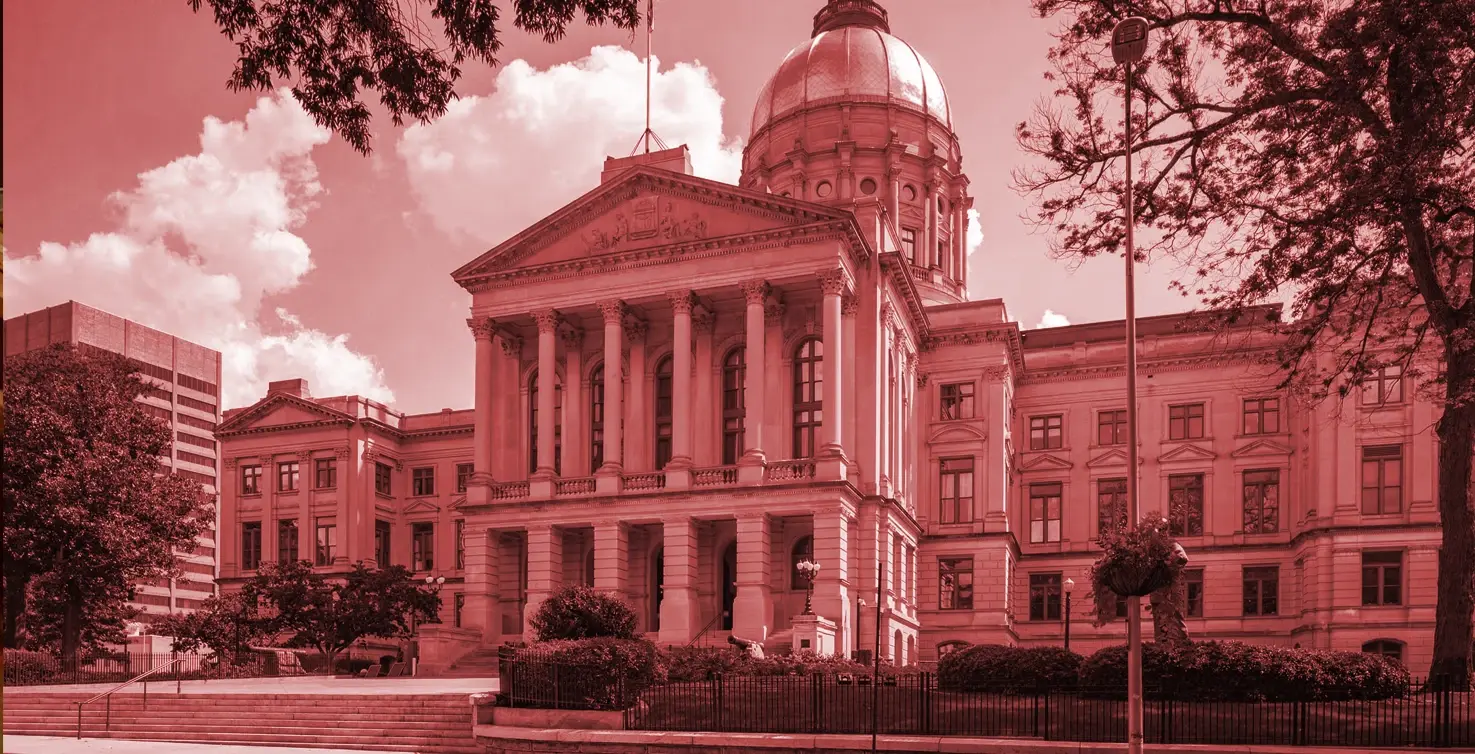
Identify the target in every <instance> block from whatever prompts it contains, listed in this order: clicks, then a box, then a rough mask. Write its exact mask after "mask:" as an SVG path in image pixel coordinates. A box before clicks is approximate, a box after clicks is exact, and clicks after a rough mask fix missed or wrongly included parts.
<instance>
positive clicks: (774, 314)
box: [763, 296, 794, 458]
mask: <svg viewBox="0 0 1475 754" xmlns="http://www.w3.org/2000/svg"><path fill="white" fill-rule="evenodd" d="M777 298H778V297H777V296H774V297H773V298H771V299H770V300H769V302H768V305H767V306H765V307H764V308H763V349H764V353H766V354H767V355H766V356H764V358H763V365H764V369H765V371H766V372H767V377H766V379H765V380H764V385H765V387H764V389H763V395H764V404H765V405H764V411H763V416H764V422H763V437H764V443H765V445H766V446H765V447H764V448H763V450H764V452H765V453H766V455H767V456H768V457H769V458H788V457H790V456H792V455H794V449H793V447H792V444H793V440H792V437H791V436H790V435H789V433H788V432H787V431H786V430H787V429H788V427H789V421H790V418H791V417H790V416H789V411H788V407H789V406H791V405H793V404H792V402H791V401H792V399H793V390H794V384H793V382H794V381H793V372H792V371H790V370H787V369H785V368H784V361H785V360H788V359H792V358H793V357H794V355H793V354H791V353H790V354H786V353H784V314H785V313H786V312H787V311H788V307H787V306H786V305H785V304H784V303H783V302H782V301H779V300H776V299H777Z"/></svg>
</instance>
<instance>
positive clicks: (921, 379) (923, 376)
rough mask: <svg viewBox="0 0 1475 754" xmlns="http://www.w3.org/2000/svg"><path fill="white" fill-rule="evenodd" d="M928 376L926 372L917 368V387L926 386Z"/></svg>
mask: <svg viewBox="0 0 1475 754" xmlns="http://www.w3.org/2000/svg"><path fill="white" fill-rule="evenodd" d="M928 379H929V378H928V376H927V373H926V372H923V371H921V370H917V387H927V380H928Z"/></svg>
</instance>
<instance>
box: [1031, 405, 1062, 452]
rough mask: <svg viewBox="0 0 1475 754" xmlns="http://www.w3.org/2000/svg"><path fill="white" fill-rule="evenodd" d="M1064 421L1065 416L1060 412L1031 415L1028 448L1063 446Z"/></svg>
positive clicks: (1047, 448) (1044, 448)
mask: <svg viewBox="0 0 1475 754" xmlns="http://www.w3.org/2000/svg"><path fill="white" fill-rule="evenodd" d="M1064 423H1065V417H1064V416H1062V415H1061V414H1053V415H1051V416H1031V417H1030V418H1029V449H1030V450H1055V449H1057V448H1061V447H1063V446H1064V444H1065V432H1064V429H1063V427H1064Z"/></svg>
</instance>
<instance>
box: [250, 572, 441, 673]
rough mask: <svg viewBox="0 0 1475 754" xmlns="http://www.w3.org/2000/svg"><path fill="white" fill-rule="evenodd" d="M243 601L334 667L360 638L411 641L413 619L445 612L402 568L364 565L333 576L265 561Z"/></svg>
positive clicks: (431, 593) (432, 592)
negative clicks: (344, 652) (370, 637)
mask: <svg viewBox="0 0 1475 754" xmlns="http://www.w3.org/2000/svg"><path fill="white" fill-rule="evenodd" d="M241 599H242V600H244V601H245V602H247V603H249V604H256V605H258V606H259V607H258V610H260V612H261V613H263V614H264V617H265V618H266V620H265V621H264V626H265V628H266V629H267V630H268V631H270V632H271V633H273V634H284V633H291V634H293V637H292V643H293V644H294V645H299V646H309V647H314V648H316V649H317V650H318V651H319V652H322V653H323V655H324V656H325V657H327V660H328V667H329V668H331V667H333V666H334V663H335V662H336V661H337V658H338V653H339V652H342V651H343V650H345V649H347V648H348V647H350V646H352V645H353V643H354V642H356V641H358V640H359V639H361V638H364V637H366V636H375V637H379V638H383V639H395V638H402V637H406V636H409V635H410V631H411V621H413V620H419V621H421V622H424V621H428V620H434V619H435V618H436V616H437V615H438V614H439V612H440V596H439V595H438V594H437V593H436V592H435V590H432V589H431V588H429V587H427V586H425V585H424V584H421V583H418V582H416V581H414V579H413V578H412V574H411V573H410V571H409V569H407V568H405V567H404V566H400V565H394V566H390V567H388V568H368V567H365V566H364V564H362V563H359V564H357V565H355V566H354V568H353V570H352V571H349V572H348V573H347V574H345V575H343V576H327V575H324V574H321V573H317V572H314V571H313V568H312V564H311V563H309V562H307V561H290V562H286V563H265V564H263V565H262V566H261V569H260V570H259V571H258V572H257V574H256V576H255V577H254V578H252V579H251V580H250V581H248V582H246V584H245V585H244V586H243V587H242V589H241ZM261 608H265V609H264V610H263V609H261Z"/></svg>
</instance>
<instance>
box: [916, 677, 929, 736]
mask: <svg viewBox="0 0 1475 754" xmlns="http://www.w3.org/2000/svg"><path fill="white" fill-rule="evenodd" d="M917 682H918V683H920V684H922V687H921V688H920V689H919V690H918V692H917V698H918V699H919V700H920V701H921V703H922V710H921V714H920V715H919V716H918V717H920V718H922V735H924V736H925V735H927V734H928V733H930V732H932V674H931V673H923V674H921V675H920V676H917Z"/></svg>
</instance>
